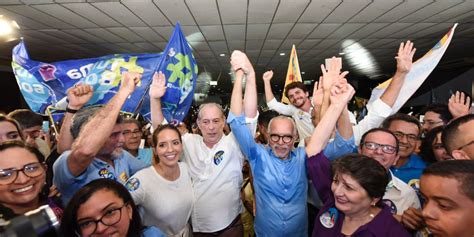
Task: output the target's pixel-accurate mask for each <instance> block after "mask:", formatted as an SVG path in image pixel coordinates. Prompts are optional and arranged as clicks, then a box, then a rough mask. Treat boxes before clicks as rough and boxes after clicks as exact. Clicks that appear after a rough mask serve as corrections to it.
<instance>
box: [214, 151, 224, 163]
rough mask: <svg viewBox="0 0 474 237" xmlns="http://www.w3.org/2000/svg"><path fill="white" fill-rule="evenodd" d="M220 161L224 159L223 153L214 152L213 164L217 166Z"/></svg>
mask: <svg viewBox="0 0 474 237" xmlns="http://www.w3.org/2000/svg"><path fill="white" fill-rule="evenodd" d="M222 159H224V151H218V152H216V154H215V155H214V164H215V165H219V164H220V163H221V161H222Z"/></svg>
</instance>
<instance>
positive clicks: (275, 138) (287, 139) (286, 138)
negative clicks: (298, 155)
mask: <svg viewBox="0 0 474 237" xmlns="http://www.w3.org/2000/svg"><path fill="white" fill-rule="evenodd" d="M270 139H271V140H272V141H273V142H278V141H280V139H282V140H283V142H284V143H290V142H291V140H293V136H292V135H278V134H270Z"/></svg>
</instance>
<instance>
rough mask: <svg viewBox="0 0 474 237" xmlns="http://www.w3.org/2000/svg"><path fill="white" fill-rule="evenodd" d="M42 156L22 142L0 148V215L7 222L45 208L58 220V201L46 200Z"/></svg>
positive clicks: (9, 143) (59, 210) (59, 215)
mask: <svg viewBox="0 0 474 237" xmlns="http://www.w3.org/2000/svg"><path fill="white" fill-rule="evenodd" d="M45 181H46V165H45V164H44V157H43V155H42V154H41V153H40V152H39V151H38V150H37V149H36V148H33V147H30V146H28V145H26V144H25V143H23V142H22V141H7V142H4V143H1V144H0V215H1V219H3V220H9V219H11V218H13V217H15V216H18V215H22V214H24V213H26V212H28V211H31V210H34V209H36V208H38V207H40V206H41V205H45V204H48V205H49V206H50V207H51V208H52V209H53V211H54V212H55V214H56V216H57V217H58V218H60V217H61V214H62V209H61V207H60V205H59V204H58V203H60V201H59V200H56V199H53V198H48V191H49V189H48V188H47V187H46V185H45V184H46V182H45Z"/></svg>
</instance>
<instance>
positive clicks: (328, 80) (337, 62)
mask: <svg viewBox="0 0 474 237" xmlns="http://www.w3.org/2000/svg"><path fill="white" fill-rule="evenodd" d="M326 66H327V67H326ZM326 66H324V64H321V72H322V73H323V78H324V79H323V89H324V90H326V91H328V92H329V91H331V88H332V86H333V85H334V84H335V83H336V82H337V81H338V79H340V78H344V77H345V76H346V75H347V74H348V73H349V72H347V71H345V72H343V73H341V68H342V60H341V58H336V57H332V58H328V59H326Z"/></svg>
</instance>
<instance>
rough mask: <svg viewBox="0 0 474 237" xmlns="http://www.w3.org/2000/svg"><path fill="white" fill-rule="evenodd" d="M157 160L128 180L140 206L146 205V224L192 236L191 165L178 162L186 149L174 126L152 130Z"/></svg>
mask: <svg viewBox="0 0 474 237" xmlns="http://www.w3.org/2000/svg"><path fill="white" fill-rule="evenodd" d="M153 144H154V149H155V150H154V151H155V157H154V159H155V161H154V162H153V165H152V166H150V167H148V168H146V169H143V170H141V171H139V172H138V173H136V174H135V175H134V176H132V177H131V178H130V179H129V180H128V181H127V184H126V186H127V188H128V190H129V191H130V193H131V194H132V197H133V199H134V201H135V203H136V204H137V205H140V206H141V207H143V210H144V212H143V222H144V224H145V225H154V226H157V227H159V228H160V229H161V230H162V231H163V232H164V233H165V234H166V235H167V236H189V224H188V221H189V217H190V216H191V211H192V209H193V197H194V196H193V191H192V186H191V178H190V177H189V175H188V167H187V166H186V164H185V163H182V162H178V160H179V157H180V156H181V153H182V151H183V144H182V141H181V134H180V133H179V131H178V129H177V128H176V127H174V126H172V125H163V126H160V127H158V128H157V129H156V130H155V132H154V133H153Z"/></svg>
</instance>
